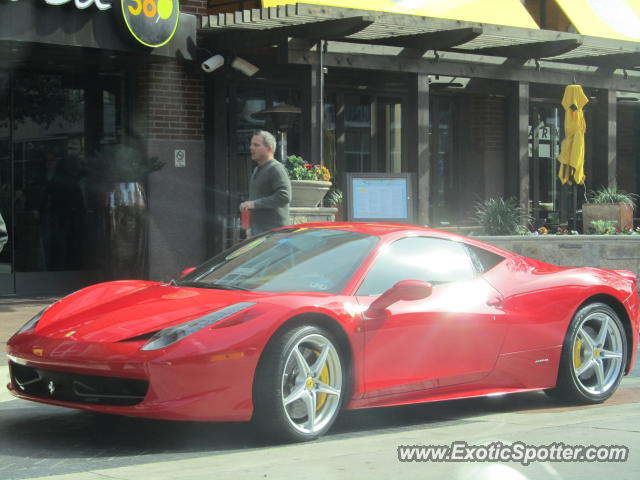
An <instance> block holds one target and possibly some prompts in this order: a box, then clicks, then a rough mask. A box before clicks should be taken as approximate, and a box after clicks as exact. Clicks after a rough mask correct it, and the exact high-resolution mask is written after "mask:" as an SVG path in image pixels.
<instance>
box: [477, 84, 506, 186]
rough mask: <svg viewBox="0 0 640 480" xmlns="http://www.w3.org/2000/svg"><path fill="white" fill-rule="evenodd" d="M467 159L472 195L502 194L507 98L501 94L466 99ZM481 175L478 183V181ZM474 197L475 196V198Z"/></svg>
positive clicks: (504, 166) (504, 168) (504, 167)
mask: <svg viewBox="0 0 640 480" xmlns="http://www.w3.org/2000/svg"><path fill="white" fill-rule="evenodd" d="M469 111H470V115H471V121H470V138H469V144H470V147H471V148H470V151H469V153H468V154H469V155H470V158H468V159H467V162H468V163H471V164H474V166H475V168H474V169H473V170H472V171H475V172H476V175H479V177H477V176H475V175H474V177H475V178H473V180H472V181H473V183H474V185H475V187H474V188H473V190H474V192H475V194H476V195H479V196H481V197H483V198H489V197H496V196H502V195H504V182H505V172H506V151H507V136H506V133H507V125H506V121H507V100H506V98H504V97H493V96H482V97H472V98H471V99H470V102H469ZM479 178H481V179H482V182H481V183H480V182H478V179H479ZM476 198H477V197H476Z"/></svg>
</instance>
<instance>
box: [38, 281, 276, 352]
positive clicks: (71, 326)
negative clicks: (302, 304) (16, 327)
mask: <svg viewBox="0 0 640 480" xmlns="http://www.w3.org/2000/svg"><path fill="white" fill-rule="evenodd" d="M269 296H273V294H265V293H256V292H241V291H226V290H211V289H202V288H189V287H176V286H170V285H165V284H158V283H151V282H133V281H132V282H109V283H104V284H99V285H96V286H93V287H89V288H87V289H84V290H80V291H79V292H76V293H74V294H72V295H71V296H69V297H65V298H63V299H62V300H60V301H58V302H56V303H55V304H53V305H52V306H50V307H49V308H48V309H47V310H46V311H45V312H44V314H43V315H42V318H41V319H40V321H39V322H38V325H37V327H36V333H37V334H38V335H40V336H44V337H49V338H69V339H74V340H78V341H87V342H115V341H120V340H126V339H129V338H132V337H136V336H140V335H145V334H148V333H152V332H156V331H158V330H161V329H163V328H167V327H170V326H173V325H177V324H181V323H185V322H188V321H190V320H194V319H196V318H199V317H201V316H203V315H205V314H207V313H210V312H213V311H216V310H220V309H221V308H224V307H226V306H229V305H233V304H236V303H239V302H255V301H256V300H257V299H262V300H264V299H265V298H268V297H269Z"/></svg>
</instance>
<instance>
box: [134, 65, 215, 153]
mask: <svg viewBox="0 0 640 480" xmlns="http://www.w3.org/2000/svg"><path fill="white" fill-rule="evenodd" d="M136 90H137V92H138V99H137V103H138V105H137V108H139V109H140V112H139V113H141V114H142V115H143V116H144V117H145V118H146V122H145V123H146V132H145V133H146V136H148V137H149V138H155V139H176V140H178V139H181V140H203V139H204V81H203V78H202V75H201V74H199V73H195V69H193V67H187V66H186V65H184V64H182V63H178V62H177V61H173V62H162V63H150V64H147V65H144V66H142V67H141V72H140V75H139V79H138V85H137V86H136Z"/></svg>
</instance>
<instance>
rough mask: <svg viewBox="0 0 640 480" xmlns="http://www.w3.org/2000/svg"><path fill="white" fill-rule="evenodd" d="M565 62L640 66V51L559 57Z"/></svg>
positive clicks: (625, 66) (560, 60)
mask: <svg viewBox="0 0 640 480" xmlns="http://www.w3.org/2000/svg"><path fill="white" fill-rule="evenodd" d="M558 61H559V62H563V63H576V64H579V65H592V66H595V67H604V68H633V67H637V66H640V52H636V53H614V54H611V55H594V56H590V57H574V58H563V59H558Z"/></svg>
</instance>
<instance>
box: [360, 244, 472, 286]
mask: <svg viewBox="0 0 640 480" xmlns="http://www.w3.org/2000/svg"><path fill="white" fill-rule="evenodd" d="M475 275H476V269H475V268H474V265H473V262H472V260H471V258H470V256H469V254H468V251H467V249H466V247H465V245H464V244H463V243H458V242H452V241H450V240H443V239H440V238H429V237H411V238H403V239H401V240H398V241H396V242H393V243H392V244H390V245H388V246H386V247H384V248H383V250H382V251H381V252H380V255H379V256H378V258H376V260H375V262H374V264H373V266H372V267H371V269H370V270H369V272H368V273H367V275H366V277H365V279H364V282H363V283H362V285H361V286H360V288H359V289H358V293H357V294H358V295H380V294H381V293H383V292H384V291H386V290H388V289H389V288H391V287H392V286H393V285H395V284H396V283H397V282H399V281H400V280H423V281H425V282H429V283H431V284H433V285H438V284H441V283H448V282H456V281H461V280H468V279H470V278H473V277H474V276H475Z"/></svg>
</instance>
